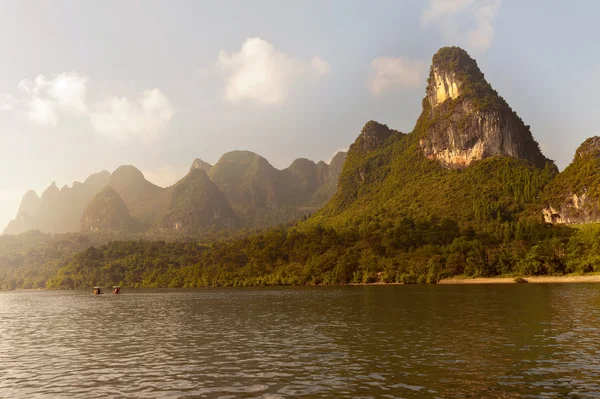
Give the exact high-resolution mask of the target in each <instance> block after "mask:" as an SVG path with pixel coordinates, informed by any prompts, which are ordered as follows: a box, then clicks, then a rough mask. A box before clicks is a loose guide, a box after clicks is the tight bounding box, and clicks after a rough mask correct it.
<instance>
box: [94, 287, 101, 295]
mask: <svg viewBox="0 0 600 399" xmlns="http://www.w3.org/2000/svg"><path fill="white" fill-rule="evenodd" d="M92 294H93V295H102V294H104V292H102V287H94V292H93V293H92Z"/></svg>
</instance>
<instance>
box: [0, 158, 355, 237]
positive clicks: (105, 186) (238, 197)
mask: <svg viewBox="0 0 600 399" xmlns="http://www.w3.org/2000/svg"><path fill="white" fill-rule="evenodd" d="M345 155H346V154H345V153H343V152H339V153H338V154H337V155H336V156H335V157H334V158H333V160H332V162H331V164H330V165H327V164H326V163H324V162H319V163H318V164H315V163H314V162H312V161H309V160H307V159H298V160H296V161H294V162H293V163H292V165H291V166H290V167H289V168H286V169H284V170H278V169H275V168H274V167H273V166H271V164H270V163H269V162H268V161H267V160H266V159H264V158H262V157H260V156H259V155H257V154H255V153H252V152H250V151H234V152H230V153H227V154H225V155H223V157H222V158H221V159H220V160H219V162H217V163H216V164H215V166H211V165H209V164H208V163H206V162H203V161H202V160H200V159H196V160H195V161H194V162H193V163H192V166H191V168H190V171H189V173H188V174H187V176H185V177H183V178H182V179H181V180H179V181H178V182H177V183H176V184H175V185H173V186H171V187H168V188H162V187H159V186H157V185H155V184H153V183H151V182H149V181H148V180H146V178H145V177H144V175H143V174H142V172H141V171H139V170H138V169H137V168H135V167H134V166H131V165H125V166H121V167H119V168H117V169H116V170H115V171H114V172H113V173H112V174H110V173H108V172H106V171H104V172H101V173H98V174H94V175H92V176H90V177H89V178H88V179H87V180H86V181H85V182H84V183H83V184H81V183H77V182H75V183H74V184H73V187H72V188H69V187H64V188H63V189H62V190H58V188H56V186H55V185H54V184H52V185H51V186H50V187H49V188H48V189H47V190H46V191H44V193H43V194H42V196H41V198H39V197H38V196H37V195H36V193H35V192H34V191H32V190H30V191H28V192H27V193H26V194H25V195H24V196H23V200H22V203H21V205H20V207H19V210H18V212H17V217H16V218H15V219H14V220H12V221H11V222H10V223H9V224H8V226H7V227H6V228H5V230H4V234H19V233H23V232H25V231H28V230H33V229H37V230H40V231H42V232H47V233H65V232H76V231H80V230H82V231H92V232H95V231H112V232H138V233H143V232H148V231H150V230H152V231H154V232H161V233H165V232H167V233H168V232H172V233H178V234H199V233H201V232H206V231H211V230H219V229H234V230H235V229H240V228H243V227H267V226H270V225H275V224H278V223H285V222H289V221H291V220H294V219H297V218H299V217H301V216H303V215H306V214H308V213H312V212H314V211H316V210H317V209H319V208H320V207H321V206H323V205H324V204H325V203H326V202H327V201H328V200H329V198H331V196H332V195H333V193H334V192H335V189H336V186H337V180H338V177H339V174H340V172H341V167H342V165H343V162H344V159H345ZM207 172H208V174H209V175H210V178H209V175H207ZM123 206H125V207H123ZM232 206H233V208H232ZM84 211H85V212H84ZM119 219H122V220H121V221H119Z"/></svg>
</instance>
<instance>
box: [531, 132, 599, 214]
mask: <svg viewBox="0 0 600 399" xmlns="http://www.w3.org/2000/svg"><path fill="white" fill-rule="evenodd" d="M544 200H545V203H546V206H545V207H544V208H543V209H542V215H543V216H544V220H545V221H546V222H547V223H556V224H580V223H591V222H598V221H600V137H591V138H589V139H587V140H586V141H584V142H583V143H582V144H581V145H580V146H579V148H578V149H577V151H576V153H575V157H574V158H573V162H571V164H570V165H569V166H567V167H566V168H565V170H564V171H562V172H561V173H560V174H559V175H558V176H557V177H556V178H555V179H554V180H553V181H552V182H550V184H548V186H547V187H546V189H545V190H544Z"/></svg>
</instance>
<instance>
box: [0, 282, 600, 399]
mask: <svg viewBox="0 0 600 399" xmlns="http://www.w3.org/2000/svg"><path fill="white" fill-rule="evenodd" d="M300 396H303V397H307V398H482V397H490V398H512V397H527V398H550V397H569V398H587V397H595V398H597V397H600V284H598V285H594V284H571V285H566V284H565V285H558V284H555V285H545V284H535V285H534V284H529V285H527V284H523V285H518V284H515V285H485V286H484V285H481V286H472V285H468V286H467V285H465V286H435V285H434V286H360V287H314V288H239V289H238V288H228V289H203V290H193V291H192V290H160V291H159V290H124V292H123V294H122V295H110V294H109V295H103V296H99V297H95V296H92V295H90V292H81V291H79V292H58V291H57V292H50V291H41V292H12V293H0V397H2V398H32V397H50V398H55V397H59V398H60V397H81V398H94V397H98V398H109V397H119V398H120V397H131V398H222V399H226V398H227V399H232V398H251V397H257V398H289V397H300Z"/></svg>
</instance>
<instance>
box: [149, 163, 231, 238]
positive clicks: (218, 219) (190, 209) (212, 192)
mask: <svg viewBox="0 0 600 399" xmlns="http://www.w3.org/2000/svg"><path fill="white" fill-rule="evenodd" d="M239 225H240V223H239V220H238V218H237V216H236V215H235V213H234V212H233V209H232V208H231V205H229V202H228V201H227V199H226V198H225V195H224V194H223V193H222V192H221V191H220V190H219V189H218V187H217V186H216V185H215V184H214V183H213V182H212V181H211V180H210V179H209V178H208V176H207V175H206V172H204V170H202V169H200V168H197V169H192V170H190V172H189V173H188V175H187V176H186V177H184V178H183V179H181V180H180V181H179V182H177V184H175V185H174V186H173V187H172V190H171V198H170V200H169V204H168V205H167V207H166V209H165V210H164V212H163V214H162V215H161V217H160V218H159V219H158V221H157V222H156V223H155V225H154V227H153V229H154V230H157V231H161V232H177V233H182V234H200V233H203V232H207V231H212V230H222V229H235V228H238V227H239Z"/></svg>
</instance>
